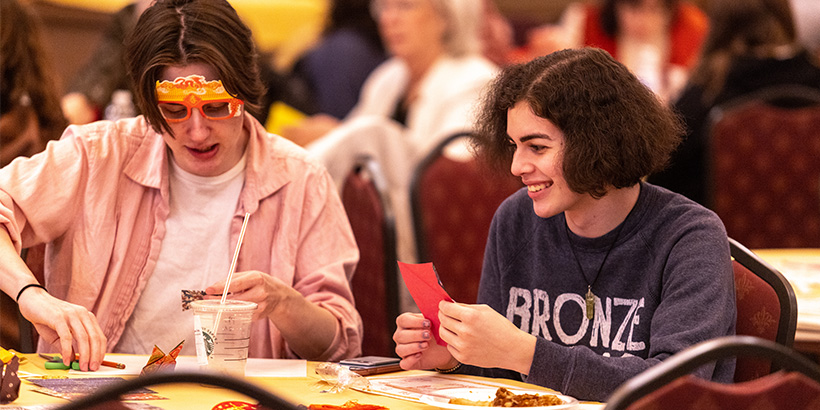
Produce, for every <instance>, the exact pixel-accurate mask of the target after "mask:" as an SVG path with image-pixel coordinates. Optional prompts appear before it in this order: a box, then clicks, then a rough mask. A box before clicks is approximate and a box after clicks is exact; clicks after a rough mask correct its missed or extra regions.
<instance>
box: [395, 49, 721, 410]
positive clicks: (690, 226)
mask: <svg viewBox="0 0 820 410" xmlns="http://www.w3.org/2000/svg"><path fill="white" fill-rule="evenodd" d="M478 129H479V133H478V136H477V137H476V140H475V145H476V148H477V152H478V154H480V156H482V157H484V158H487V159H489V160H491V161H492V162H494V163H496V164H500V165H504V166H505V167H507V169H508V170H510V171H511V172H512V173H513V174H514V175H515V176H517V177H520V178H521V180H522V182H523V183H524V184H525V185H526V188H522V189H521V190H520V191H518V192H517V193H515V194H513V195H512V196H510V197H509V198H507V200H506V201H505V202H504V203H502V205H501V206H500V207H499V209H498V210H497V211H496V215H495V217H494V218H493V222H492V225H491V228H490V233H489V238H488V241H487V247H486V251H485V256H484V266H483V271H482V275H481V282H480V285H479V294H478V304H477V305H466V304H459V303H451V302H442V303H441V304H439V313H438V319H439V320H440V321H441V327H440V329H439V335H440V338H441V340H442V342H444V343H446V346H445V345H444V344H439V343H436V341H435V340H433V339H432V338H431V334H432V333H433V332H432V330H434V329H431V328H430V320H428V319H426V318H424V317H422V316H421V315H418V314H412V313H405V314H403V315H401V316H399V318H398V319H397V324H398V329H397V331H396V333H395V334H394V337H393V338H394V340H395V341H396V343H397V346H396V353H397V354H398V355H399V356H400V357H402V362H401V365H402V367H403V368H405V369H431V368H435V369H437V370H439V371H442V372H463V373H468V374H480V375H484V376H490V377H506V378H511V379H517V380H523V381H526V382H528V383H533V384H538V385H542V386H546V387H549V388H552V389H555V390H558V391H561V392H563V393H565V394H569V395H572V396H575V397H577V398H579V399H585V400H599V401H600V400H604V399H606V398H607V396H608V395H609V394H610V393H612V391H613V390H615V388H616V387H617V386H619V385H620V384H621V383H623V382H624V381H626V380H627V379H629V378H630V377H632V376H635V375H636V374H638V373H640V372H641V371H643V370H646V369H647V368H649V367H650V366H652V365H655V364H657V363H659V362H660V361H662V360H664V359H665V358H667V357H669V356H671V355H673V354H675V353H676V352H678V351H680V350H682V349H684V348H686V347H688V346H691V345H693V344H695V343H698V342H701V341H704V340H707V339H711V338H714V337H718V336H723V335H729V334H733V333H734V332H735V315H736V313H735V311H736V308H735V293H734V280H733V275H732V267H731V264H730V258H729V244H728V240H727V237H726V232H725V230H724V228H723V225H722V223H721V222H720V220H719V219H718V218H717V216H716V215H715V214H714V213H713V212H711V211H709V210H707V209H706V208H703V207H702V206H700V205H698V204H696V203H694V202H692V201H690V200H688V199H686V198H685V197H683V196H681V195H678V194H675V193H672V192H670V191H668V190H665V189H663V188H659V187H656V186H654V185H651V184H648V183H645V182H642V178H643V177H644V176H646V175H647V174H649V173H651V172H652V171H653V170H656V169H659V168H662V167H663V166H664V164H665V163H666V161H667V158H668V157H669V153H670V152H671V151H672V150H673V149H674V148H675V146H676V145H677V144H678V141H679V139H680V134H681V132H682V129H681V125H680V121H679V120H678V119H677V118H676V117H675V116H674V115H673V113H672V112H671V111H670V110H669V108H667V107H666V106H665V105H663V103H662V102H661V101H660V100H659V99H658V98H657V97H656V96H655V95H654V94H653V93H652V91H650V90H649V89H648V88H647V87H645V86H644V85H642V84H641V83H640V81H639V80H638V79H637V78H636V77H635V76H634V75H633V74H632V73H631V72H630V71H629V70H628V69H627V68H626V67H625V66H624V65H623V64H621V63H619V62H616V61H615V60H614V59H613V58H612V57H611V56H610V55H609V54H608V53H606V52H605V51H603V50H600V49H594V48H584V49H575V50H563V51H559V52H556V53H553V54H550V55H547V56H546V57H541V58H538V59H536V60H533V61H532V62H529V63H525V64H522V65H516V66H511V67H508V68H506V69H504V71H503V72H502V73H501V75H500V76H499V77H498V78H497V79H496V80H495V82H494V83H493V84H492V85H491V87H490V89H489V91H488V93H487V94H486V96H485V98H484V101H483V106H482V108H481V110H480V113H479V123H478ZM698 374H699V375H700V376H702V377H705V378H707V379H713V380H721V381H730V380H732V378H733V375H734V362H718V363H716V364H713V365H711V366H708V367H703V368H701V369H699V370H698Z"/></svg>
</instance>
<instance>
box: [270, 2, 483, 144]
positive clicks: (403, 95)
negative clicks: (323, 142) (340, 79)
mask: <svg viewBox="0 0 820 410" xmlns="http://www.w3.org/2000/svg"><path fill="white" fill-rule="evenodd" d="M371 10H372V13H373V15H374V16H375V18H376V21H377V23H378V26H379V32H380V34H381V37H382V41H383V42H384V45H385V47H386V48H387V50H388V52H389V53H390V55H391V58H390V59H389V60H388V61H386V62H384V63H383V64H381V65H380V66H379V67H378V68H377V69H376V70H375V71H374V72H373V73H372V74H371V75H370V76H369V77H368V79H367V81H366V82H365V83H364V86H363V88H362V93H361V96H360V97H359V102H358V104H357V105H356V106H355V107H354V108H353V110H352V111H351V112H350V114H349V115H348V116H347V117H345V119H346V120H350V119H353V118H356V117H361V116H378V117H381V118H385V119H392V120H394V121H396V122H398V123H399V124H401V125H402V126H404V127H406V130H407V140H408V142H409V145H408V147H413V148H418V150H419V151H424V150H425V148H430V147H431V146H434V145H435V143H436V142H437V141H438V139H437V136H438V137H441V136H442V135H443V134H448V133H452V132H455V131H460V130H466V129H469V128H470V118H469V115H468V113H469V110H470V107H471V106H472V104H473V102H474V101H475V100H476V98H477V97H478V93H479V91H480V89H481V87H483V86H484V84H486V83H487V82H488V81H489V80H490V79H491V78H492V77H493V75H494V74H495V73H496V70H497V66H496V65H495V64H493V63H492V62H490V61H489V60H487V59H486V58H485V57H484V56H483V55H482V43H481V38H480V27H481V24H482V23H481V21H482V20H481V16H482V12H483V6H482V4H481V3H480V2H476V1H470V0H373V1H372V2H371ZM339 125H342V123H341V122H339V121H332V120H331V119H329V118H327V117H324V118H310V119H308V120H306V121H304V122H303V123H302V124H300V125H299V126H296V127H291V128H287V129H285V130H284V131H283V134H284V136H285V137H287V138H289V139H291V140H293V141H295V142H297V143H299V144H301V145H307V144H309V143H310V142H312V141H314V140H316V139H318V138H319V137H322V136H324V135H326V134H327V133H328V132H329V131H331V130H332V129H334V128H336V127H338V126H339Z"/></svg>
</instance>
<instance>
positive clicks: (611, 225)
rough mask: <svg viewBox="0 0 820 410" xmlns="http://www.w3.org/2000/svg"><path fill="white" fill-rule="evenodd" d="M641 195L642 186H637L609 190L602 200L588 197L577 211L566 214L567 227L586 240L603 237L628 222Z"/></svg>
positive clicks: (566, 212)
mask: <svg viewBox="0 0 820 410" xmlns="http://www.w3.org/2000/svg"><path fill="white" fill-rule="evenodd" d="M640 193H641V185H640V184H636V185H633V186H631V187H629V188H622V189H612V190H609V191H607V193H606V195H604V196H603V197H602V198H600V199H594V198H592V197H588V198H587V199H588V200H587V201H584V202H583V203H581V204H579V205H578V206H577V207H576V208H575V209H568V210H566V211H565V212H564V215H565V217H566V219H567V226H568V227H569V229H570V230H571V231H572V232H573V233H574V234H576V235H578V236H582V237H585V238H597V237H600V236H603V235H605V234H607V233H608V232H610V231H612V230H613V229H615V228H616V227H617V226H618V225H620V224H621V222H623V221H624V220H626V217H627V215H629V212H630V211H631V210H632V208H633V207H634V206H635V204H636V203H637V202H638V196H639V195H640Z"/></svg>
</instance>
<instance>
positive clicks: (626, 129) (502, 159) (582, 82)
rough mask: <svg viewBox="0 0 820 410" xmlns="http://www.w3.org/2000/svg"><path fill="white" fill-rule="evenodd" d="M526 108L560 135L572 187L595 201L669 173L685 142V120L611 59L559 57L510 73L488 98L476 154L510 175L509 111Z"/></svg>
mask: <svg viewBox="0 0 820 410" xmlns="http://www.w3.org/2000/svg"><path fill="white" fill-rule="evenodd" d="M519 101H525V102H526V103H527V104H528V105H529V106H530V107H531V108H532V110H533V112H534V113H535V114H536V115H538V116H539V117H542V118H546V119H547V120H549V121H551V122H552V123H553V124H555V125H556V126H557V127H558V128H559V129H561V131H562V132H563V133H564V136H565V138H566V141H565V146H564V160H563V172H564V177H565V178H566V180H567V183H568V184H569V187H570V188H571V189H572V190H573V191H575V192H578V193H588V194H590V195H592V196H593V197H596V198H599V197H601V196H603V195H604V194H606V191H607V189H608V188H609V187H615V188H625V187H629V186H632V185H634V184H637V183H638V182H639V181H640V180H641V178H642V177H644V176H647V175H649V174H650V173H652V172H655V171H658V170H661V169H663V167H664V166H666V163H667V162H668V160H669V155H670V154H671V152H672V151H673V150H674V149H675V147H677V145H678V144H679V142H680V137H681V135H682V134H683V126H682V123H681V120H680V119H679V118H678V117H677V116H676V115H675V114H674V113H673V112H672V111H671V110H670V109H669V108H668V107H667V106H666V105H665V104H664V103H663V102H661V100H660V99H659V98H658V97H657V96H656V95H655V94H654V93H653V92H652V91H651V90H649V89H648V88H647V87H646V86H644V85H643V84H641V82H640V81H639V80H638V79H637V78H636V77H635V76H634V75H633V74H632V73H631V72H630V71H629V70H628V69H627V68H626V67H625V66H624V65H623V64H621V63H619V62H617V61H615V60H614V59H613V58H612V56H610V55H609V53H607V52H606V51H603V50H600V49H597V48H582V49H574V50H562V51H557V52H555V53H552V54H549V55H547V56H544V57H539V58H537V59H535V60H533V61H530V62H528V63H524V64H519V65H512V66H509V67H506V68H505V69H504V70H503V71H502V72H501V73H500V74H499V76H498V77H497V78H496V79H495V80H494V81H493V82H492V84H491V85H490V87H489V89H488V90H487V92H486V93H485V95H484V98H483V101H482V106H481V108H480V112H479V113H478V123H477V125H476V130H477V131H476V136H475V140H474V148H475V149H476V152H477V153H478V155H479V156H480V157H482V158H484V159H486V160H488V161H489V162H490V163H492V164H494V165H496V166H501V167H505V168H506V169H507V170H509V169H510V168H509V167H510V165H511V162H512V155H513V152H514V150H515V147H514V146H512V145H510V142H509V140H510V137H509V135H507V111H508V110H509V109H510V108H512V107H513V106H514V105H515V104H516V103H517V102H519Z"/></svg>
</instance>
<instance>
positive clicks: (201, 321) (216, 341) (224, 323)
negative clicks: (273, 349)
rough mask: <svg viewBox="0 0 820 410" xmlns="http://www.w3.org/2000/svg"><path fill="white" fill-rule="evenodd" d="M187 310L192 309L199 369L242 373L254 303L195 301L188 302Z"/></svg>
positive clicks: (254, 307)
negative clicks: (189, 305) (189, 307)
mask: <svg viewBox="0 0 820 410" xmlns="http://www.w3.org/2000/svg"><path fill="white" fill-rule="evenodd" d="M191 309H193V312H194V339H195V343H196V353H197V361H198V363H199V365H200V368H202V369H203V370H208V371H213V372H219V373H226V374H230V375H232V376H238V377H243V376H245V365H246V364H247V362H248V346H249V345H250V336H251V318H252V317H253V312H254V311H255V310H256V303H253V302H246V301H242V300H226V301H225V303H224V304H221V303H220V301H219V300H197V301H194V302H192V303H191ZM216 322H218V324H217V325H215V323H216Z"/></svg>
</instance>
